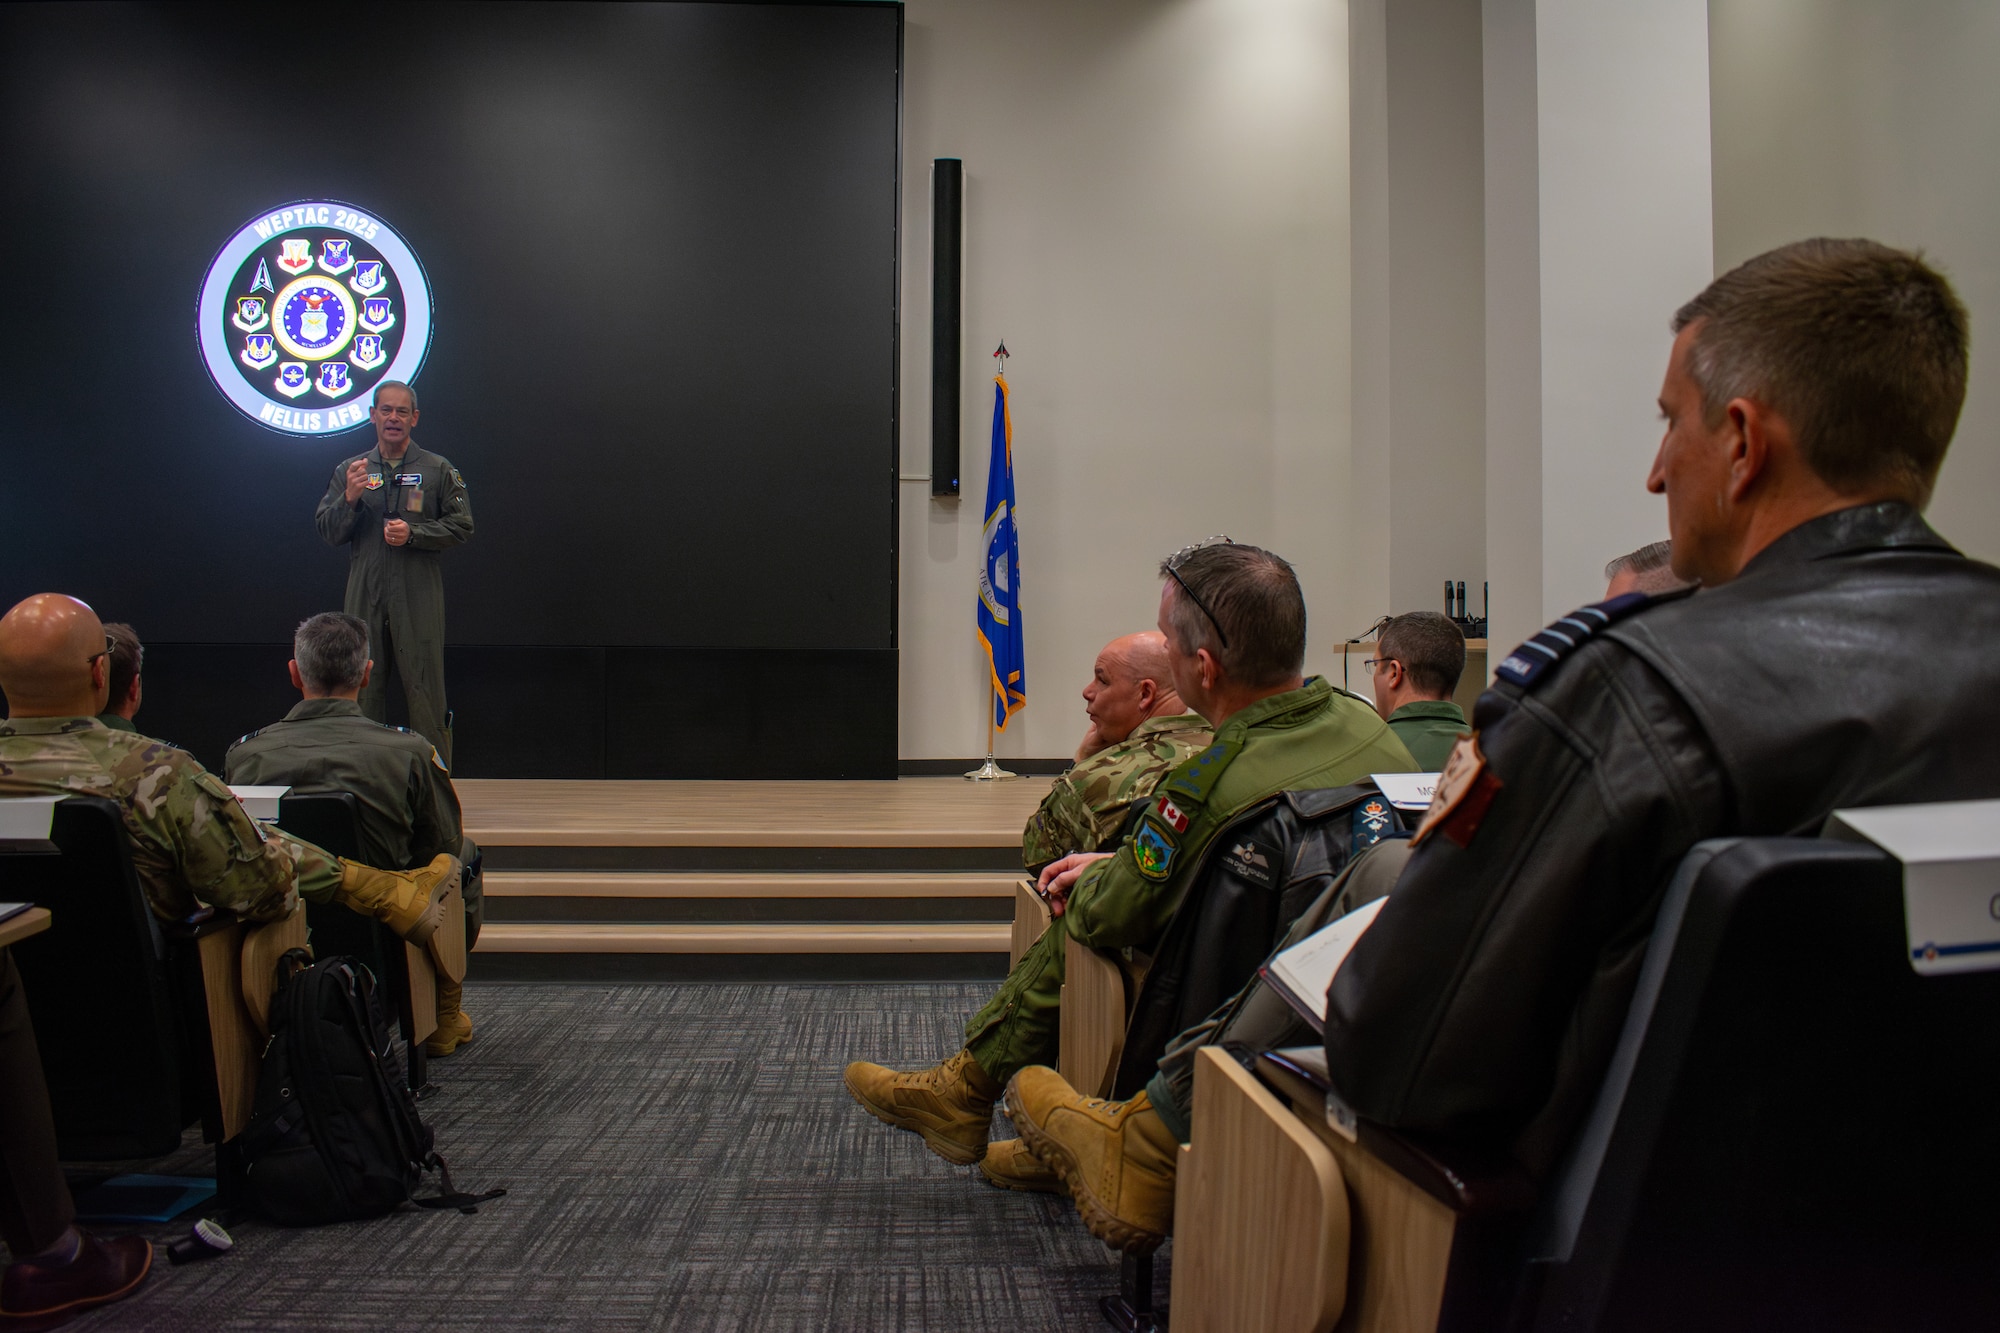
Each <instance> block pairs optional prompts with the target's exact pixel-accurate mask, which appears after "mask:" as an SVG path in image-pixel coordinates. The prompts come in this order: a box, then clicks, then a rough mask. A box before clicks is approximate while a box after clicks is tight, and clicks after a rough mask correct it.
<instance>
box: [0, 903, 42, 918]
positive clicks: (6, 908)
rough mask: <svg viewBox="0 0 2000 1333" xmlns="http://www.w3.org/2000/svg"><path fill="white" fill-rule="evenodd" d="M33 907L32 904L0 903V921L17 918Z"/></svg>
mask: <svg viewBox="0 0 2000 1333" xmlns="http://www.w3.org/2000/svg"><path fill="white" fill-rule="evenodd" d="M33 906H34V904H33V903H0V921H5V920H7V919H8V918H9V917H16V916H19V915H21V913H23V912H25V911H27V910H28V909H29V908H30V907H33Z"/></svg>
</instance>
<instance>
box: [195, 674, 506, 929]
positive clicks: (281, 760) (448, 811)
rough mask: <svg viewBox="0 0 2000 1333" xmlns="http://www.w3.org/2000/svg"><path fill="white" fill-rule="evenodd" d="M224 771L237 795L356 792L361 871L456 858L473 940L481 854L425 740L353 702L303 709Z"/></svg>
mask: <svg viewBox="0 0 2000 1333" xmlns="http://www.w3.org/2000/svg"><path fill="white" fill-rule="evenodd" d="M223 770H224V771H225V772H226V773H228V775H229V781H230V782H231V783H232V784H235V785H237V786H265V785H268V786H274V787H278V786H283V787H290V788H291V789H292V790H294V791H296V792H299V793H300V794H302V795H304V794H308V793H316V792H332V791H346V792H353V793H354V798H355V800H356V801H357V802H358V803H359V804H360V806H361V849H360V854H359V855H358V856H356V857H355V860H357V861H361V862H364V863H366V864H368V865H371V866H383V867H386V868H388V869H391V870H414V869H416V868H417V867H419V866H425V865H429V864H430V862H431V859H432V858H433V857H436V856H441V855H445V854H450V855H452V856H456V857H457V858H458V859H459V860H461V861H463V862H464V863H465V865H466V867H467V872H468V873H467V875H466V877H465V879H464V881H463V883H462V885H461V890H462V892H463V893H464V895H465V930H466V943H467V944H468V945H470V944H471V943H472V942H473V941H474V940H475V939H477V938H478V935H479V924H480V922H481V921H482V920H483V919H484V916H485V910H484V903H483V900H482V897H481V894H480V889H479V883H478V877H477V876H476V875H474V874H472V873H471V870H472V867H473V866H474V865H475V864H476V862H477V859H478V856H479V848H478V846H477V845H476V844H475V843H474V842H473V841H472V839H470V838H468V837H466V836H464V832H463V830H462V828H461V824H462V816H461V814H460V811H459V806H458V793H457V792H456V791H454V790H453V789H452V785H451V774H450V773H448V772H447V771H446V770H445V765H444V760H443V759H442V758H441V757H440V756H439V755H438V752H437V750H436V748H435V747H433V746H432V745H431V743H430V742H429V741H427V740H425V739H424V738H423V737H422V736H419V735H417V734H416V733H415V732H413V731H405V730H404V729H402V728H401V727H391V726H386V725H384V724H383V723H380V722H376V721H373V720H371V719H370V718H367V717H364V716H363V715H362V712H361V705H360V704H358V703H355V702H354V701H353V700H351V699H302V700H300V701H299V702H298V703H297V704H296V705H294V706H293V708H292V711H291V712H289V713H287V714H285V718H284V720H283V721H282V722H273V723H272V724H271V725H270V726H268V727H264V728H261V729H259V730H257V731H253V732H251V733H250V734H249V735H248V736H245V737H243V738H242V739H241V740H239V741H237V742H236V743H235V744H234V745H232V746H230V747H229V754H228V756H227V757H226V758H225V759H224V760H223Z"/></svg>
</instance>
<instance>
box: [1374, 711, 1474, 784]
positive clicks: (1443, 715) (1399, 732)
mask: <svg viewBox="0 0 2000 1333" xmlns="http://www.w3.org/2000/svg"><path fill="white" fill-rule="evenodd" d="M1389 730H1391V731H1393V732H1395V733H1396V739H1397V740H1400V741H1401V742H1402V743H1403V744H1404V745H1405V746H1406V747H1408V749H1409V751H1410V754H1411V756H1412V757H1414V758H1415V759H1416V761H1417V762H1418V763H1419V764H1421V765H1423V771H1424V772H1426V773H1442V772H1443V771H1444V761H1445V756H1446V755H1448V754H1450V753H1451V747H1452V746H1454V745H1456V744H1458V738H1459V736H1460V735H1462V734H1463V733H1465V732H1468V731H1471V730H1472V726H1471V724H1470V723H1468V722H1467V721H1466V720H1465V713H1464V711H1463V710H1462V709H1460V708H1459V706H1458V705H1457V704H1455V703H1453V702H1452V701H1451V700H1449V699H1419V700H1418V701H1417V702H1416V703H1413V704H1404V705H1403V706H1402V707H1401V708H1398V709H1397V710H1396V711H1395V712H1393V713H1391V714H1389Z"/></svg>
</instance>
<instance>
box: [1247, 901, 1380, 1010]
mask: <svg viewBox="0 0 2000 1333" xmlns="http://www.w3.org/2000/svg"><path fill="white" fill-rule="evenodd" d="M1388 901H1389V900H1388V899H1387V898H1377V899H1376V900H1375V901H1374V902H1372V903H1369V904H1368V905H1367V906H1365V907H1357V908H1355V909H1354V910H1353V911H1352V912H1349V913H1348V914H1347V915H1346V916H1344V917H1342V918H1340V920H1338V921H1336V922H1334V923H1333V924H1332V925H1330V926H1327V927H1325V928H1324V929H1322V930H1318V931H1315V932H1313V933H1312V934H1311V935H1308V936H1306V937H1305V938H1304V939H1302V940H1300V941H1299V942H1298V943H1297V944H1294V945H1293V946H1292V947H1291V948H1289V949H1286V950H1285V951H1284V952H1283V953H1280V954H1279V955H1278V956H1277V957H1275V958H1273V959H1272V960H1271V963H1270V971H1271V973H1272V975H1273V976H1275V977H1277V979H1278V980H1279V981H1281V982H1283V983H1284V984H1285V987H1286V989H1288V990H1290V991H1291V992H1292V994H1293V995H1295V996H1297V997H1298V998H1299V1000H1300V1001H1302V1002H1303V1003H1305V1004H1308V1005H1310V1006H1312V1011H1313V1014H1314V1015H1315V1016H1316V1017H1317V1018H1318V1019H1319V1021H1320V1022H1322V1023H1324V1022H1326V992H1327V988H1328V987H1330V986H1332V985H1333V978H1334V974H1335V973H1337V972H1339V971H1340V965H1341V964H1342V963H1344V962H1346V961H1347V955H1348V954H1350V953H1352V952H1353V951H1354V942H1355V941H1356V940H1358V939H1360V938H1361V937H1362V935H1363V934H1365V933H1366V932H1367V930H1368V927H1370V926H1372V925H1373V924H1375V914H1376V913H1377V912H1380V911H1381V910H1382V904H1383V903H1386V902H1388Z"/></svg>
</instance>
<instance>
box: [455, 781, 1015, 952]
mask: <svg viewBox="0 0 2000 1333" xmlns="http://www.w3.org/2000/svg"><path fill="white" fill-rule="evenodd" d="M1049 781H1050V780H1049V779H1048V778H1046V777H1026V778H1018V779H1014V780H1012V781H1007V782H998V783H973V782H967V781H965V780H964V779H962V778H928V777H926V778H903V779H901V780H899V781H895V782H549V781H507V780H499V779H465V780H462V781H460V782H459V783H457V787H458V793H459V799H460V801H461V802H462V803H463V805H464V807H465V825H466V832H467V833H469V834H470V835H471V836H472V837H473V838H474V839H475V840H476V841H477V842H478V843H479V844H480V847H481V848H482V849H483V850H484V852H485V858H486V859H485V884H486V925H485V929H484V930H483V931H482V933H481V934H480V937H479V943H478V946H477V948H476V950H475V951H474V956H473V959H472V975H473V976H475V977H478V978H481V979H508V978H517V979H535V978H560V979H566V980H578V979H603V980H621V979H631V980H637V979H647V978H661V979H702V978H707V979H718V980H721V979H739V978H752V977H756V978H793V979H825V980H838V979H862V978H867V979H877V978H884V977H894V978H903V979H909V980H920V979H939V978H956V977H988V976H998V975H1000V974H1002V973H1003V972H1004V971H1005V966H1006V959H1007V947H1008V942H1009V930H1010V925H1009V923H1010V922H1011V920H1012V914H1013V892H1014V884H1015V882H1016V881H1017V880H1018V879H1019V878H1020V876H1021V859H1020V847H1021V828H1022V825H1023V824H1025V823H1026V822H1027V819H1028V816H1029V815H1030V814H1032V813H1033V811H1034V809H1035V806H1036V805H1037V804H1038V803H1039V802H1040V801H1041V798H1042V796H1043V795H1044V794H1046V792H1047V791H1048V788H1049Z"/></svg>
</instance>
